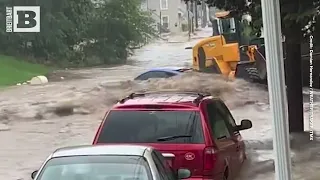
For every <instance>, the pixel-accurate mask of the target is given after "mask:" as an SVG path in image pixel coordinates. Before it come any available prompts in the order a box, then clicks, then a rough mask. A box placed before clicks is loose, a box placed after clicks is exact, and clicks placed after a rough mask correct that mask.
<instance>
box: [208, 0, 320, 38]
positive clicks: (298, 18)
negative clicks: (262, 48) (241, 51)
mask: <svg viewBox="0 0 320 180" xmlns="http://www.w3.org/2000/svg"><path fill="white" fill-rule="evenodd" d="M206 2H207V3H208V4H209V5H210V6H216V7H218V8H220V9H225V10H228V11H234V12H236V13H237V14H238V15H239V16H240V15H243V14H246V13H249V14H250V15H251V16H252V22H251V26H252V27H253V30H254V31H253V33H255V34H257V35H260V33H261V32H260V29H261V27H262V25H263V23H262V10H261V0H253V1H252V3H251V4H250V5H247V4H246V3H245V0H228V1H225V0H207V1H206ZM319 2H320V1H319V0H310V1H307V0H305V1H302V0H280V6H281V20H282V31H283V33H284V34H286V32H287V31H290V27H292V24H293V23H297V22H298V23H299V24H300V26H301V29H302V28H304V27H305V26H306V25H307V24H308V23H309V22H310V20H312V17H313V16H314V15H316V7H318V5H319V4H320V3H319ZM301 34H303V33H301ZM296 38H297V39H296V40H301V37H299V36H297V37H296Z"/></svg>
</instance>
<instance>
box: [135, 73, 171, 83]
mask: <svg viewBox="0 0 320 180" xmlns="http://www.w3.org/2000/svg"><path fill="white" fill-rule="evenodd" d="M152 73H163V74H165V75H166V76H167V77H149V78H148V79H152V78H168V77H169V76H168V74H167V73H166V72H164V71H148V72H145V73H143V74H140V75H139V76H138V77H136V78H134V79H135V80H138V81H145V80H148V79H142V80H141V79H138V78H140V77H141V76H145V75H147V74H152Z"/></svg>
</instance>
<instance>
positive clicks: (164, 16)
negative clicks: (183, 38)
mask: <svg viewBox="0 0 320 180" xmlns="http://www.w3.org/2000/svg"><path fill="white" fill-rule="evenodd" d="M163 18H168V29H170V17H169V15H162V16H161V26H162V27H163V24H164V20H163Z"/></svg>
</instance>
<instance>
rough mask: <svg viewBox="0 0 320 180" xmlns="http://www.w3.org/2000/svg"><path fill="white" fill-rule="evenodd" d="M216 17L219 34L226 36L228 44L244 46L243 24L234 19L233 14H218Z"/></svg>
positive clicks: (225, 12)
mask: <svg viewBox="0 0 320 180" xmlns="http://www.w3.org/2000/svg"><path fill="white" fill-rule="evenodd" d="M215 16H216V18H217V26H218V31H219V34H220V35H222V36H224V38H225V40H226V43H239V45H242V44H243V43H242V38H241V25H240V24H241V22H240V21H239V20H237V18H235V17H233V15H232V12H230V11H222V12H217V13H216V14H215Z"/></svg>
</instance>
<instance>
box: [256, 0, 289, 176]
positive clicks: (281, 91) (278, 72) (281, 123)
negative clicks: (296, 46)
mask: <svg viewBox="0 0 320 180" xmlns="http://www.w3.org/2000/svg"><path fill="white" fill-rule="evenodd" d="M261 8H262V20H263V27H264V36H265V37H264V39H265V49H266V59H267V61H266V63H267V76H268V89H269V99H270V109H271V112H272V114H273V118H271V119H272V121H273V123H272V125H273V127H272V129H273V149H274V153H275V159H274V166H275V176H276V177H275V179H276V180H292V175H291V157H290V141H289V122H288V109H287V94H286V86H285V75H284V62H283V49H282V48H283V47H282V40H281V19H280V17H281V15H280V3H279V0H262V1H261Z"/></svg>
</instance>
